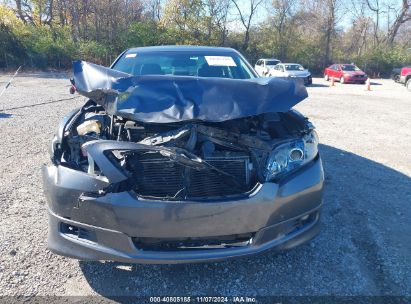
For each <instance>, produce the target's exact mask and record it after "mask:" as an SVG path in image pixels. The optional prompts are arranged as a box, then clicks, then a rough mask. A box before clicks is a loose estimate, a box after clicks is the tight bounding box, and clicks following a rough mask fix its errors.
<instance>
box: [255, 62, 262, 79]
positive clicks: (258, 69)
mask: <svg viewBox="0 0 411 304" xmlns="http://www.w3.org/2000/svg"><path fill="white" fill-rule="evenodd" d="M262 65H263V60H261V59H260V60H258V61H257V63H256V64H255V71H256V72H257V74H258V75H260V76H262V75H263V67H262Z"/></svg>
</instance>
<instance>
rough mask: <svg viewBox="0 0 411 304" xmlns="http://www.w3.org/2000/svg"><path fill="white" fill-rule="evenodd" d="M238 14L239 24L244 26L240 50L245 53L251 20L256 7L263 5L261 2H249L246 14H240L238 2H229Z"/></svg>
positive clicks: (248, 40)
mask: <svg viewBox="0 0 411 304" xmlns="http://www.w3.org/2000/svg"><path fill="white" fill-rule="evenodd" d="M231 1H232V2H233V4H234V6H235V8H236V10H237V12H238V15H239V17H240V22H241V24H242V25H243V26H244V30H245V32H244V40H243V45H242V49H243V50H244V51H245V50H247V49H248V45H249V43H250V29H251V25H252V21H253V18H254V16H255V14H256V12H257V10H258V7H259V6H260V5H261V3H263V0H249V1H248V4H249V10H248V14H244V13H243V12H242V9H241V8H240V5H239V2H240V1H238V0H231Z"/></svg>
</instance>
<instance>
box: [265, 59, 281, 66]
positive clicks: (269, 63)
mask: <svg viewBox="0 0 411 304" xmlns="http://www.w3.org/2000/svg"><path fill="white" fill-rule="evenodd" d="M279 63H280V60H266V62H265V64H266V65H276V64H279Z"/></svg>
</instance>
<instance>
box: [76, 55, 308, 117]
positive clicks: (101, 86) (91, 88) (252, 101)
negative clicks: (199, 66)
mask: <svg viewBox="0 0 411 304" xmlns="http://www.w3.org/2000/svg"><path fill="white" fill-rule="evenodd" d="M73 69H74V82H75V87H76V89H77V92H78V93H80V94H81V95H84V96H86V97H88V98H90V99H92V100H94V101H95V102H96V103H98V104H100V105H102V106H103V107H104V108H105V109H106V111H107V113H108V114H110V115H118V116H121V117H124V118H128V119H131V120H135V121H141V122H153V123H170V122H180V121H188V120H203V121H210V122H220V121H225V120H230V119H236V118H242V117H247V116H253V115H259V114H264V113H271V112H286V111H288V110H289V109H291V108H292V107H293V106H294V105H296V104H297V103H299V102H300V101H302V100H303V99H305V98H306V97H307V91H306V89H305V86H304V84H303V82H302V81H298V80H295V81H292V80H285V79H280V78H256V79H249V80H237V79H224V78H203V77H190V76H164V75H152V76H149V75H144V76H132V75H130V74H127V73H123V72H119V71H116V70H113V69H110V68H106V67H103V66H99V65H95V64H92V63H88V62H85V61H75V62H74V63H73Z"/></svg>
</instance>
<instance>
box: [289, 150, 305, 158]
mask: <svg viewBox="0 0 411 304" xmlns="http://www.w3.org/2000/svg"><path fill="white" fill-rule="evenodd" d="M303 158H304V152H303V150H301V149H299V148H294V149H292V150H291V151H290V160H291V161H299V160H303Z"/></svg>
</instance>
